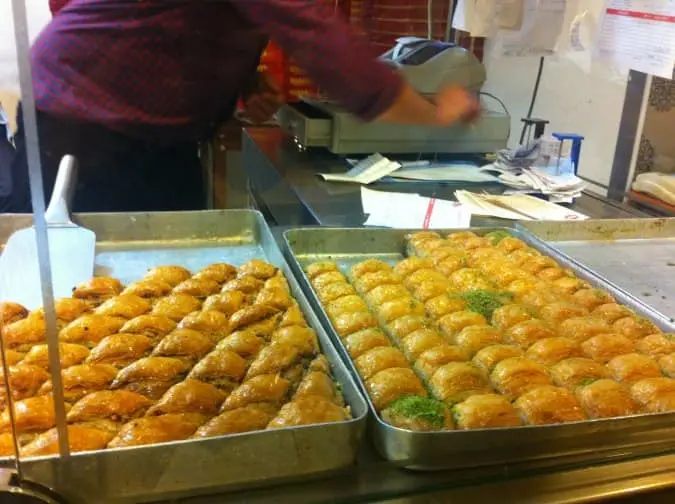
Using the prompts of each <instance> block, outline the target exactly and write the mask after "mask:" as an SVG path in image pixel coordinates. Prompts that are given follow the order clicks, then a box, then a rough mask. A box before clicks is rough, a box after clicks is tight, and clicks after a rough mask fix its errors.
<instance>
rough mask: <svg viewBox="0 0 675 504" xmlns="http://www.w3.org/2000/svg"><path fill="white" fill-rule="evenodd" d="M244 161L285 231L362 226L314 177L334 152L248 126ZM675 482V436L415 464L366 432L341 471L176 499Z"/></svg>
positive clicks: (459, 496)
mask: <svg viewBox="0 0 675 504" xmlns="http://www.w3.org/2000/svg"><path fill="white" fill-rule="evenodd" d="M244 163H245V165H246V166H247V171H248V175H249V177H250V184H251V185H252V186H253V191H254V192H255V194H254V196H255V199H256V203H257V205H258V206H259V207H261V210H263V211H264V212H265V213H266V214H267V217H268V218H271V220H272V225H273V231H274V234H275V235H276V237H277V239H280V237H281V234H282V232H283V230H284V229H287V228H288V227H293V226H299V225H331V226H359V225H361V224H362V223H363V220H364V215H363V212H362V208H361V202H360V195H359V191H358V187H356V186H353V185H349V184H326V183H324V182H322V181H321V180H319V179H318V178H317V177H316V176H315V173H316V172H331V171H333V172H336V171H341V170H344V165H342V164H341V163H340V162H339V161H338V160H336V159H335V158H334V157H332V156H330V155H327V154H325V153H323V154H322V153H313V154H308V153H299V152H297V150H296V149H295V148H294V146H293V145H292V144H291V143H290V142H287V141H285V140H284V139H283V137H282V135H281V134H280V133H279V132H278V131H274V130H248V131H247V132H246V133H245V134H244ZM377 188H378V189H380V188H381V187H377ZM457 188H458V187H457V186H451V187H447V186H445V187H440V188H439V187H436V188H435V195H436V196H438V197H443V196H444V195H448V194H451V193H452V192H453V191H454V190H456V189H457ZM483 188H484V187H483V186H481V189H483ZM383 189H385V190H386V189H388V187H386V186H385V187H384V188H383ZM389 189H392V188H389ZM492 189H493V190H498V188H492ZM395 190H397V191H405V190H408V191H415V192H417V191H420V192H422V194H432V193H434V188H433V187H431V186H430V185H426V187H423V186H422V185H419V184H410V185H408V187H401V186H400V185H397V186H396V188H395ZM574 208H575V209H577V210H579V211H581V212H583V213H586V214H587V215H590V216H592V217H595V218H629V217H640V216H643V215H644V214H641V213H640V212H639V211H637V210H635V209H633V208H631V207H627V206H623V205H619V204H615V203H612V202H609V201H607V200H605V199H604V198H597V197H594V196H592V195H585V196H583V197H582V198H580V199H579V200H578V202H577V203H576V204H575V206H574ZM481 222H485V221H481ZM493 223H494V221H493ZM502 224H503V223H502ZM673 486H675V442H673V443H672V446H661V447H660V454H659V455H656V454H654V453H653V452H652V453H651V454H645V453H639V452H635V451H631V450H628V451H627V452H624V453H621V454H616V457H614V458H612V459H611V461H609V460H608V459H605V460H604V461H601V462H598V463H595V464H589V463H583V464H580V463H578V462H576V463H575V461H574V460H565V461H557V462H556V464H555V465H552V466H549V467H547V468H546V469H542V468H541V467H539V468H538V469H534V468H533V467H532V466H529V467H528V466H527V465H510V466H504V465H500V466H498V467H488V468H480V469H467V470H453V471H440V472H414V471H406V470H401V469H397V468H395V467H393V466H391V465H390V464H389V463H388V462H386V461H384V460H383V459H382V458H381V457H380V456H379V455H378V454H377V453H376V452H375V450H374V449H373V447H372V445H371V443H369V442H368V440H366V442H365V443H364V445H363V447H362V450H361V454H360V455H359V459H358V461H357V464H356V465H355V466H354V467H351V468H349V469H347V470H345V471H344V472H341V473H339V474H333V475H331V476H324V477H322V478H317V479H311V480H307V481H302V482H294V483H288V484H285V485H278V486H274V487H269V488H261V489H249V490H247V491H242V492H239V493H229V494H221V495H218V496H204V497H193V498H190V499H185V500H180V501H176V502H180V503H181V504H207V503H208V504H211V503H216V502H218V503H220V502H242V503H247V504H258V503H261V504H262V503H269V502H275V503H277V504H282V503H283V504H285V503H289V504H291V503H292V504H309V503H357V502H359V503H361V502H363V503H372V502H386V503H390V504H403V503H405V504H466V503H472V504H495V503H497V502H499V503H500V504H571V503H582V502H583V503H586V502H609V501H611V502H617V503H619V502H625V503H626V504H632V503H633V502H635V503H637V502H638V501H639V502H640V503H641V504H652V503H654V504H656V503H662V502H675V493H674V492H673V491H671V490H664V489H666V488H670V487H673ZM650 492H651V493H650ZM638 494H639V495H638ZM617 499H618V500H617Z"/></svg>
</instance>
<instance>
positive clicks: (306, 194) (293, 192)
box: [243, 128, 648, 227]
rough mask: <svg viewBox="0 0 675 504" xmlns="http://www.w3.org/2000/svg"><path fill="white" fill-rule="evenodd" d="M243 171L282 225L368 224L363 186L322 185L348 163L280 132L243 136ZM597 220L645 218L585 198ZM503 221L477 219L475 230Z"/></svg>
mask: <svg viewBox="0 0 675 504" xmlns="http://www.w3.org/2000/svg"><path fill="white" fill-rule="evenodd" d="M243 153H244V168H245V170H246V172H247V175H248V178H249V184H250V185H249V187H250V188H251V192H252V194H253V196H254V198H255V201H256V204H257V206H258V207H259V208H260V209H261V210H262V211H263V212H264V213H266V216H267V217H268V218H272V219H273V221H274V222H276V223H277V224H279V225H312V224H314V225H316V224H319V225H323V226H339V227H351V226H360V225H362V224H363V222H364V221H365V219H366V216H364V214H363V207H362V206H361V194H360V186H358V185H356V184H348V183H335V182H331V183H328V182H324V181H323V180H321V179H320V178H319V177H317V175H316V174H317V173H341V172H344V171H345V170H346V163H345V162H344V160H341V159H339V158H338V157H336V156H334V155H332V154H331V153H329V152H327V151H325V150H320V151H313V152H300V151H299V150H298V149H297V147H296V146H295V144H294V143H293V142H292V141H290V140H289V139H287V138H286V137H285V136H284V134H283V133H282V132H281V130H279V129H269V128H267V129H256V128H253V129H248V130H246V131H245V132H244V135H243ZM368 187H369V188H370V189H376V190H381V191H397V192H416V193H419V194H421V195H422V196H435V197H437V198H442V199H454V197H453V193H454V192H455V191H456V190H458V189H471V188H472V187H473V188H475V190H477V191H479V190H480V191H488V192H493V193H500V192H502V190H503V187H504V186H502V185H499V184H490V185H486V184H481V185H476V184H474V185H471V184H462V185H458V184H440V183H418V182H413V183H374V184H371V185H370V186H368ZM571 208H573V209H574V210H577V211H579V212H581V213H583V214H585V215H588V216H589V217H592V218H596V219H619V218H631V217H646V216H648V214H646V213H644V212H643V211H641V210H639V209H638V208H636V207H635V206H632V205H628V204H622V203H617V202H613V201H610V200H608V199H606V198H604V197H602V196H598V195H594V194H591V193H585V194H584V195H583V196H582V197H580V198H578V199H577V200H576V201H575V203H574V204H573V205H572V206H571ZM499 222H501V223H502V225H503V223H504V222H505V221H499V220H497V219H485V218H480V217H479V218H474V222H472V224H474V225H481V224H484V225H487V224H493V225H494V224H495V223H499Z"/></svg>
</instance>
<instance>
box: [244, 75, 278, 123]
mask: <svg viewBox="0 0 675 504" xmlns="http://www.w3.org/2000/svg"><path fill="white" fill-rule="evenodd" d="M283 103H284V97H283V94H282V93H281V88H280V87H279V84H278V83H277V82H276V81H275V80H274V78H273V77H271V76H270V75H267V74H265V73H260V74H258V86H257V88H256V90H255V91H253V92H252V93H250V94H249V95H248V96H247V97H246V99H245V100H244V113H245V114H246V118H247V119H249V120H250V121H252V122H254V123H256V124H262V123H264V122H266V121H269V120H270V119H271V118H272V116H273V115H274V114H276V112H277V110H279V107H281V105H282V104H283Z"/></svg>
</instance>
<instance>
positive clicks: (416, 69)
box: [277, 37, 511, 155]
mask: <svg viewBox="0 0 675 504" xmlns="http://www.w3.org/2000/svg"><path fill="white" fill-rule="evenodd" d="M380 60H381V61H383V62H385V63H387V64H389V65H391V66H393V67H394V68H396V70H397V71H399V72H400V73H401V74H402V75H403V77H404V78H405V79H406V80H407V81H408V82H409V83H410V85H411V86H412V87H413V88H415V89H416V90H417V91H418V92H420V94H422V95H424V96H425V97H428V98H429V99H432V98H433V97H434V95H435V94H436V92H437V90H438V89H439V88H441V87H442V86H444V85H448V84H457V85H461V86H464V87H465V88H467V89H470V90H472V91H474V92H476V93H478V92H479V91H480V89H481V87H482V86H483V84H484V83H485V78H486V75H485V67H484V66H483V64H482V63H481V62H480V61H479V60H478V59H477V58H476V57H475V56H474V55H473V54H472V53H471V52H469V51H467V50H466V49H464V48H463V47H460V46H458V45H456V44H453V43H449V42H441V41H436V40H428V39H422V38H413V37H406V38H402V39H399V40H398V41H397V43H396V45H395V46H394V47H393V48H391V49H390V50H388V51H387V52H385V53H384V54H383V55H382V56H380ZM483 107H484V109H485V110H484V113H483V114H482V115H481V117H480V119H479V120H478V121H476V122H475V123H473V124H470V125H456V126H451V127H433V126H408V125H395V124H386V123H383V122H379V121H373V122H370V123H365V122H363V121H361V120H359V119H358V118H356V117H354V116H353V115H351V114H349V113H348V112H346V111H344V110H342V109H341V108H340V107H339V106H338V105H337V104H335V103H333V102H331V101H328V100H324V99H316V98H314V99H312V98H304V99H302V100H301V101H300V102H298V103H294V104H288V105H285V106H283V107H282V108H281V110H280V111H279V113H278V116H277V118H278V121H279V124H280V126H281V128H282V129H283V130H284V131H285V132H286V133H287V134H289V135H290V136H291V137H292V138H293V139H294V140H295V142H296V143H297V144H298V146H299V147H301V148H304V149H306V148H318V147H321V148H326V149H329V150H330V151H331V152H333V153H335V154H341V155H347V154H370V153H373V152H381V153H388V154H389V153H390V154H403V153H439V154H481V153H489V152H495V151H498V150H500V149H503V148H505V147H506V143H507V141H508V136H509V129H510V122H511V119H510V117H509V116H508V114H507V113H506V111H497V110H489V109H488V108H486V105H485V104H484V106H483Z"/></svg>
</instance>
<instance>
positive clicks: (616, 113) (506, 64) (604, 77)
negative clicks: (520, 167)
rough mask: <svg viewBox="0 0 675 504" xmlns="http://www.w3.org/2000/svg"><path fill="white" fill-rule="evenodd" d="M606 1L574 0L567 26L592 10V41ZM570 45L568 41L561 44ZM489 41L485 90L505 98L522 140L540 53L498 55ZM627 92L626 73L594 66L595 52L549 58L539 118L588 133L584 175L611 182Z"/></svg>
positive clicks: (588, 35) (553, 128)
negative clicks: (594, 28) (498, 56)
mask: <svg viewBox="0 0 675 504" xmlns="http://www.w3.org/2000/svg"><path fill="white" fill-rule="evenodd" d="M603 4H604V2H603V0H568V2H567V5H568V7H567V14H566V21H565V23H564V24H565V25H566V26H570V25H571V23H572V19H574V18H575V16H577V15H578V14H579V13H580V12H582V11H583V10H586V20H587V21H586V22H587V23H588V24H584V25H583V26H584V27H587V28H586V30H585V32H584V33H583V38H584V40H585V41H586V42H587V45H590V42H592V40H593V37H594V35H595V34H594V33H593V31H592V29H591V28H590V27H592V26H597V24H596V23H597V20H598V19H599V16H600V13H601V12H602V8H603ZM561 45H562V46H564V44H561ZM493 46H494V44H491V43H488V44H487V45H486V49H485V56H484V61H485V64H486V66H487V74H488V82H487V85H486V87H485V91H489V92H491V93H494V94H495V95H498V96H499V97H500V98H502V99H503V100H504V101H505V102H506V104H507V105H508V106H509V108H510V112H511V116H512V134H511V144H512V145H514V144H516V143H517V141H518V140H519V137H520V131H521V128H522V123H521V118H522V117H525V115H526V113H527V108H528V106H529V102H530V97H531V94H532V88H533V85H534V81H535V77H536V73H537V67H538V63H539V58H538V57H532V56H528V57H520V58H497V57H495V51H494V47H493ZM625 91H626V77H625V76H623V75H620V74H617V73H616V72H615V71H614V70H613V69H612V68H611V67H609V66H608V65H606V64H602V63H596V62H594V63H593V64H592V65H591V64H590V53H582V54H580V55H577V56H575V61H572V59H571V58H568V57H565V56H564V55H561V56H551V57H547V58H546V61H545V65H544V71H543V74H542V80H541V86H540V89H539V96H538V99H537V102H536V105H535V108H534V111H533V116H534V117H539V118H542V119H548V120H549V121H550V122H551V123H550V125H549V126H548V129H547V132H549V133H551V132H565V133H579V134H581V135H584V136H585V137H586V139H585V141H584V143H583V147H582V151H581V160H580V163H579V168H580V170H579V173H580V174H581V175H582V176H585V177H587V178H590V179H594V180H596V181H598V182H600V183H602V184H607V183H608V182H609V177H610V171H611V166H612V162H613V159H614V149H615V147H616V141H617V134H618V130H619V122H620V120H621V113H622V108H623V102H624V95H625Z"/></svg>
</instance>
